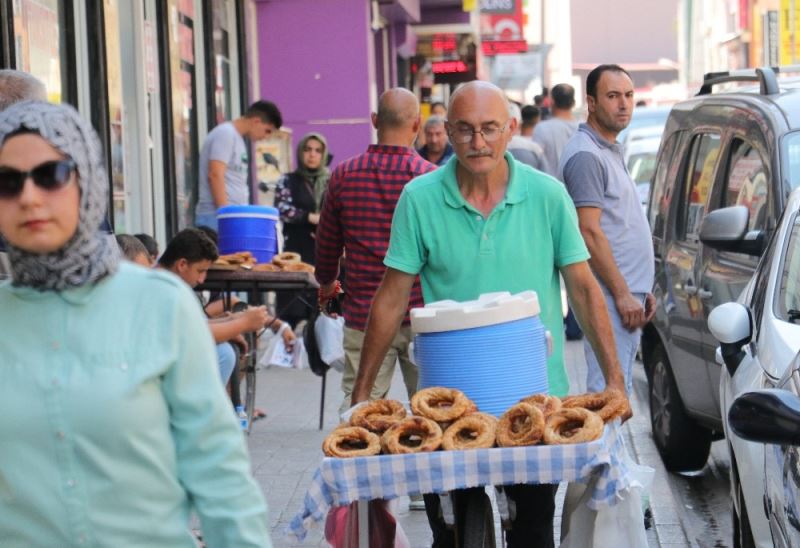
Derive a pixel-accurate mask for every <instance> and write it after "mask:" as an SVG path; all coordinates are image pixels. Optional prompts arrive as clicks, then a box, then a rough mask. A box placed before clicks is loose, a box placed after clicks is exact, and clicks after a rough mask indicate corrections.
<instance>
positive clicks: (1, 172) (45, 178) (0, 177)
mask: <svg viewBox="0 0 800 548" xmlns="http://www.w3.org/2000/svg"><path fill="white" fill-rule="evenodd" d="M74 169H75V162H73V161H72V160H55V161H53V162H45V163H43V164H39V165H38V166H36V167H35V168H33V169H31V170H30V171H19V170H16V169H13V168H10V167H0V198H14V197H16V196H18V195H19V194H20V192H22V189H23V187H24V186H25V181H27V180H28V177H30V178H31V179H32V180H33V182H34V183H35V184H36V186H38V187H39V188H41V189H44V190H51V191H52V190H57V189H59V188H62V187H64V186H65V185H66V184H67V183H68V182H69V180H70V175H72V171H73V170H74Z"/></svg>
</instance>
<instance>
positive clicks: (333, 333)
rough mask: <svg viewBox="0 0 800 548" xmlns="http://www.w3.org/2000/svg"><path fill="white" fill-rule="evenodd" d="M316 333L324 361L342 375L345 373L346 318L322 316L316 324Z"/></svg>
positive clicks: (320, 353) (318, 346)
mask: <svg viewBox="0 0 800 548" xmlns="http://www.w3.org/2000/svg"><path fill="white" fill-rule="evenodd" d="M314 333H315V335H316V337H317V348H319V356H320V358H322V361H323V362H325V363H327V364H328V366H329V367H331V368H332V369H335V370H336V371H339V372H340V373H341V372H342V371H344V318H343V317H341V316H339V317H338V318H331V317H330V316H326V315H325V314H320V315H319V317H318V318H317V321H316V323H315V324H314Z"/></svg>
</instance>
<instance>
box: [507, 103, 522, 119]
mask: <svg viewBox="0 0 800 548" xmlns="http://www.w3.org/2000/svg"><path fill="white" fill-rule="evenodd" d="M508 116H509V118H515V119H516V120H517V123H518V124H519V123H520V122H522V111H521V110H520V108H519V105H517V103H515V102H514V101H509V102H508Z"/></svg>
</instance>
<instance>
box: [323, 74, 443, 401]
mask: <svg viewBox="0 0 800 548" xmlns="http://www.w3.org/2000/svg"><path fill="white" fill-rule="evenodd" d="M419 123H420V122H419V103H418V102H417V98H416V97H415V96H414V94H412V93H411V92H409V91H408V90H405V89H401V88H394V89H390V90H388V91H386V92H384V93H383V95H381V97H380V102H379V104H378V112H377V113H373V114H372V124H373V126H374V127H375V129H376V130H377V132H378V144H375V145H370V146H369V147H368V148H367V151H366V153H364V154H361V155H359V156H356V157H354V158H350V159H349V160H346V161H345V162H342V163H341V164H340V165H339V166H337V167H336V169H335V170H334V171H333V174H332V175H331V180H330V184H329V187H328V196H327V198H326V199H325V204H324V206H323V208H322V218H321V220H320V225H319V230H318V231H317V269H316V278H317V281H318V282H319V284H320V286H321V287H320V295H321V302H320V305H321V306H323V307H324V306H325V305H326V303H327V301H328V300H330V299H331V298H333V297H334V296H335V295H336V279H337V277H338V275H339V259H340V257H341V256H342V254H343V253H344V255H345V271H346V272H347V274H346V278H345V285H346V291H345V299H344V303H343V315H344V319H345V334H344V348H345V369H344V373H343V375H342V392H343V393H344V398H343V401H342V406H341V411H346V410H347V409H348V408H349V407H350V395H351V393H352V390H353V381H354V380H355V378H356V374H357V373H358V364H359V361H360V358H361V349H362V345H363V343H364V329H365V328H366V325H367V315H368V313H369V306H370V303H371V302H372V297H373V295H374V294H375V290H377V289H378V286H379V285H380V283H381V279H382V278H383V273H384V270H385V267H384V265H383V258H384V256H385V255H386V249H387V247H388V245H389V234H390V231H391V224H392V214H393V213H394V209H395V206H396V205H397V200H398V198H399V197H400V193H401V192H402V191H403V188H404V187H405V185H406V184H407V183H408V182H409V181H410V180H411V179H413V178H414V177H416V176H417V175H422V174H423V173H427V172H429V171H432V170H434V169H436V166H435V165H433V164H431V163H430V162H427V161H425V160H423V159H422V158H420V157H419V155H418V154H417V153H416V152H415V151H414V149H413V147H412V144H413V142H414V137H415V135H416V134H417V132H418V131H419ZM409 292H410V298H409V303H410V306H411V307H417V306H422V292H421V290H420V287H419V283H418V282H417V281H415V280H413V279H412V283H411V284H410V285H409ZM409 303H406V304H409ZM404 306H405V305H404ZM409 322H410V320H409V318H408V306H405V308H404V309H403V314H402V317H401V318H398V325H399V324H400V323H402V324H403V325H402V327H401V328H400V330H399V332H398V333H397V334H396V335H395V334H393V336H392V340H391V341H388V342H387V347H388V348H389V351H388V352H387V354H386V356H385V357H384V356H381V360H380V363H379V366H378V370H377V371H376V379H375V382H374V383H373V385H372V386H371V387H370V388H371V390H369V391H368V393H367V394H366V396H365V399H366V398H369V399H379V398H383V397H385V396H386V394H387V392H388V391H389V387H390V385H391V382H392V375H393V373H394V369H395V363H396V362H397V361H399V362H400V369H401V371H402V372H403V380H404V381H405V385H406V389H407V391H408V395H409V398H410V397H411V395H412V394H414V392H415V391H416V388H417V368H416V366H415V365H414V364H413V363H411V361H410V360H409V357H408V344H409V342H410V341H411V328H410V327H409Z"/></svg>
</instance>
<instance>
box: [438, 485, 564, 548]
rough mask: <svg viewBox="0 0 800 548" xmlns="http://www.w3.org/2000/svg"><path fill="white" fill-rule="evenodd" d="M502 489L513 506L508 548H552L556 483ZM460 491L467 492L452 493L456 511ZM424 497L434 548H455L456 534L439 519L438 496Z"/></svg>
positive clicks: (513, 486)
mask: <svg viewBox="0 0 800 548" xmlns="http://www.w3.org/2000/svg"><path fill="white" fill-rule="evenodd" d="M479 489H483V488H482V487H480V488H479ZM503 490H504V491H505V492H506V494H507V495H508V497H509V498H510V499H511V501H513V502H514V505H515V506H516V514H515V516H514V519H513V520H512V521H511V529H510V530H509V531H507V532H506V544H507V546H508V548H522V547H526V548H554V546H555V543H554V542H553V514H554V513H555V511H556V491H557V490H558V484H557V483H556V484H543V485H524V484H519V485H507V486H505V487H503ZM462 491H466V490H458V491H454V492H453V496H454V499H453V501H454V504H455V506H456V510H455V511H456V512H458V509H457V507H458V497H459V493H460V492H462ZM423 498H424V499H425V513H426V514H427V515H428V523H429V524H430V527H431V531H432V532H433V545H432V546H433V548H456V544H455V534H454V533H453V531H452V530H451V529H448V528H447V525H446V524H445V522H444V518H443V517H442V510H441V503H440V502H439V495H436V494H427V495H423Z"/></svg>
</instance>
